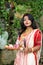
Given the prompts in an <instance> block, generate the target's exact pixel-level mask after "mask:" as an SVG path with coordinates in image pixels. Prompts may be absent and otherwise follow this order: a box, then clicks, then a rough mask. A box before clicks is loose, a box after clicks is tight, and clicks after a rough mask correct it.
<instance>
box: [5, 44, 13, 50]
mask: <svg viewBox="0 0 43 65" xmlns="http://www.w3.org/2000/svg"><path fill="white" fill-rule="evenodd" d="M5 49H8V50H12V49H13V45H12V44H9V45H6V46H5Z"/></svg>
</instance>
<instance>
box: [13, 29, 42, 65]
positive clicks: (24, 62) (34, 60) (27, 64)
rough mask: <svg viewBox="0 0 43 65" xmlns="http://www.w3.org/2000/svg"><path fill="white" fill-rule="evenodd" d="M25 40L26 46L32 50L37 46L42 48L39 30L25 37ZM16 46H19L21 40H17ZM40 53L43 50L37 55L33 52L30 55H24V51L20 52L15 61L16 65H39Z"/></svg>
mask: <svg viewBox="0 0 43 65" xmlns="http://www.w3.org/2000/svg"><path fill="white" fill-rule="evenodd" d="M25 39H26V46H28V47H30V48H32V47H34V46H36V45H40V46H42V35H41V32H40V30H39V29H36V30H34V31H32V32H31V33H30V34H29V35H27V36H26V37H25ZM16 44H19V39H17V41H16ZM40 53H41V48H40V50H39V51H38V52H37V53H36V52H34V53H33V52H31V53H28V54H24V52H23V51H21V50H18V51H17V54H16V58H15V61H14V65H39V59H40Z"/></svg>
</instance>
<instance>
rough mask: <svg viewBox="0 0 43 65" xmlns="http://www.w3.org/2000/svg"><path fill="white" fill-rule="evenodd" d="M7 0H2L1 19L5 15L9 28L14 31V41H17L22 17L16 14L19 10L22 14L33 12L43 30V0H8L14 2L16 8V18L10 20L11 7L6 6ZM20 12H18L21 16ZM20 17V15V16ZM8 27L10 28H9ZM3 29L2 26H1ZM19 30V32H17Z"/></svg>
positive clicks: (0, 2) (0, 3)
mask: <svg viewBox="0 0 43 65" xmlns="http://www.w3.org/2000/svg"><path fill="white" fill-rule="evenodd" d="M5 1H6V0H0V19H1V18H2V17H3V18H4V20H5V23H6V24H5V25H6V27H7V28H8V26H9V28H11V30H10V32H12V39H13V43H14V42H15V40H16V38H17V35H18V34H17V33H18V29H20V18H18V17H17V16H15V14H16V13H17V12H18V13H19V14H20V15H21V16H22V14H24V13H26V12H28V13H31V14H32V15H33V16H34V18H35V20H36V21H38V20H39V22H38V24H39V27H40V29H41V30H43V25H42V24H43V23H41V22H40V17H41V16H43V0H36V1H35V0H8V2H12V1H13V2H14V6H15V9H13V10H14V12H13V13H14V19H13V20H9V16H10V13H12V11H11V12H10V10H11V9H10V8H6V6H5ZM15 11H16V12H15ZM19 14H16V15H18V16H19ZM19 17H20V16H19ZM10 21H13V24H12V25H10ZM9 28H8V29H9ZM0 31H1V28H0ZM16 31H17V32H16Z"/></svg>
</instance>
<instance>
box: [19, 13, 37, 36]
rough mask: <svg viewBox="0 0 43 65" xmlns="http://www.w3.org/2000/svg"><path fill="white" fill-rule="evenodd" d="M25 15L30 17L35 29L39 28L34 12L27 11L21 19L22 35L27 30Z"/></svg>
mask: <svg viewBox="0 0 43 65" xmlns="http://www.w3.org/2000/svg"><path fill="white" fill-rule="evenodd" d="M25 16H28V19H29V20H31V22H32V24H31V27H32V28H33V29H37V28H38V27H37V25H36V21H35V20H34V17H33V16H32V14H28V13H25V14H24V15H23V17H22V19H21V22H20V25H21V31H20V32H19V35H21V34H22V33H23V32H24V31H25V30H26V26H25V25H24V17H25Z"/></svg>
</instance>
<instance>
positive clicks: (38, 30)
mask: <svg viewBox="0 0 43 65" xmlns="http://www.w3.org/2000/svg"><path fill="white" fill-rule="evenodd" d="M34 31H35V32H36V33H42V32H41V30H40V29H34Z"/></svg>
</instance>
